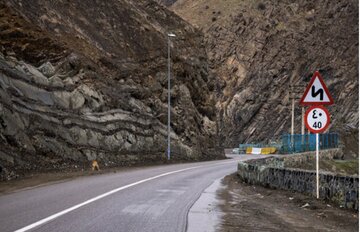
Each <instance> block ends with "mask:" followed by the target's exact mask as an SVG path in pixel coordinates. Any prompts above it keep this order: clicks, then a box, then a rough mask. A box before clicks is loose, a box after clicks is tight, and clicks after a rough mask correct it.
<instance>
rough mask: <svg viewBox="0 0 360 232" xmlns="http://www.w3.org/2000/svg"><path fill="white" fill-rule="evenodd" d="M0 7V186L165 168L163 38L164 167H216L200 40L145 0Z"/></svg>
mask: <svg viewBox="0 0 360 232" xmlns="http://www.w3.org/2000/svg"><path fill="white" fill-rule="evenodd" d="M0 5H1V7H0V28H1V30H0V47H1V51H0V52H1V53H0V146H1V151H0V166H1V167H2V174H3V175H2V178H11V175H17V174H19V173H21V172H22V171H24V170H25V171H29V170H38V171H39V170H45V169H61V168H66V167H69V166H71V167H79V168H83V167H86V165H88V161H89V160H93V159H98V160H99V161H100V164H101V165H105V166H115V165H126V164H131V163H139V162H147V161H159V160H162V159H165V157H166V156H165V154H166V153H165V150H166V136H167V127H166V123H167V74H166V71H167V66H166V57H167V38H166V34H167V32H169V31H171V32H174V33H176V34H177V38H176V39H175V40H173V43H172V52H173V54H172V57H173V69H172V70H173V81H172V90H171V95H172V98H171V99H172V108H171V113H172V121H171V139H172V157H173V159H181V160H188V159H192V160H197V159H214V158H220V157H222V155H221V153H217V152H216V136H215V134H216V124H215V115H216V114H215V108H214V100H213V99H212V97H211V94H210V93H211V89H212V88H213V86H212V85H211V84H210V83H211V81H212V80H211V76H209V75H208V70H207V58H206V53H205V51H204V48H203V47H201V37H200V34H199V32H198V31H196V30H194V29H193V28H192V27H191V26H190V25H189V24H187V23H186V22H184V21H183V20H181V19H180V18H179V17H178V16H176V15H175V14H174V13H172V12H169V11H168V10H166V9H165V8H163V7H162V6H160V5H158V4H157V3H154V2H151V1H146V0H140V1H128V0H121V1H117V0H111V1H83V0H81V1H80V0H78V1H55V2H54V1H42V0H35V1H16V0H13V1H7V2H6V3H1V4H0Z"/></svg>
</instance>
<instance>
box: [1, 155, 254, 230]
mask: <svg viewBox="0 0 360 232" xmlns="http://www.w3.org/2000/svg"><path fill="white" fill-rule="evenodd" d="M249 158H254V156H236V157H235V158H233V159H230V160H221V161H209V162H199V163H190V164H175V165H163V166H154V167H146V168H134V169H131V170H127V171H120V172H117V173H109V174H103V175H96V176H88V177H81V178H77V179H74V180H70V181H66V182H62V183H54V184H49V185H46V186H42V187H37V188H32V189H27V190H23V191H18V192H15V193H11V194H7V195H3V196H1V197H0V231H2V232H6V231H16V230H19V231H76V232H80V231H86V232H88V231H126V232H131V231H146V232H151V231H154V232H155V231H156V232H162V231H164V232H169V231H186V227H187V215H188V212H189V210H190V208H191V206H192V205H193V204H194V203H195V202H196V200H197V199H198V198H199V196H200V194H201V193H202V192H203V191H204V189H206V188H207V187H208V186H209V185H210V184H212V183H213V182H214V181H215V180H217V179H219V178H221V177H223V176H225V175H227V174H230V173H233V172H235V171H236V167H237V165H236V163H237V161H238V160H239V159H249Z"/></svg>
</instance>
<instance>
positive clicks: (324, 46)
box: [171, 0, 359, 155]
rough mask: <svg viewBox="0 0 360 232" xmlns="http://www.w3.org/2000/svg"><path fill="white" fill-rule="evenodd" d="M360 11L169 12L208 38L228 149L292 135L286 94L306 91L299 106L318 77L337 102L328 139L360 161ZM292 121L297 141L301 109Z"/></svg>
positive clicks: (315, 5)
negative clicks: (335, 135)
mask: <svg viewBox="0 0 360 232" xmlns="http://www.w3.org/2000/svg"><path fill="white" fill-rule="evenodd" d="M358 7H359V5H358V1H355V0H352V1H330V0H318V1H307V0H301V1H291V0H282V1H272V0H264V1H217V0H196V1H195V0H179V1H177V2H176V3H175V4H174V5H173V6H172V7H171V8H172V9H173V10H174V11H175V12H176V13H177V14H179V15H180V16H182V17H183V18H184V19H186V20H187V21H189V22H191V23H192V24H193V25H194V26H197V27H199V28H200V29H202V30H203V32H204V34H205V46H206V49H207V54H208V57H209V60H210V62H211V64H210V67H211V68H212V71H213V72H215V73H216V75H217V90H218V96H217V109H218V112H219V115H218V117H219V126H220V135H222V136H223V137H222V141H223V142H224V145H225V146H229V147H231V146H237V144H239V143H245V142H261V141H267V140H269V139H272V140H276V139H278V138H279V137H280V136H281V135H282V134H283V133H288V132H289V130H290V123H291V104H290V103H291V100H290V99H289V86H290V85H292V84H293V85H296V86H303V87H300V88H297V89H296V91H297V92H298V93H297V95H298V97H299V98H300V97H301V94H302V92H303V91H304V86H305V85H306V84H307V83H308V82H309V80H310V78H311V76H312V74H313V72H314V71H315V70H319V71H320V73H321V74H322V76H323V77H324V79H325V82H326V84H327V85H328V87H329V89H330V92H331V94H332V96H333V98H334V100H335V105H334V106H330V107H329V110H330V112H331V114H332V126H331V128H330V131H337V132H339V133H340V134H341V139H342V142H343V144H344V145H345V148H346V149H345V152H346V153H349V154H354V155H358V129H357V128H358V126H359V113H358V111H359V106H358V91H359V82H358V76H359V70H358V48H359V43H358V33H359V28H358V10H357V9H358ZM295 113H296V118H295V122H296V123H295V131H296V132H297V133H300V127H301V118H300V117H301V108H300V106H299V104H298V102H297V103H296V111H295Z"/></svg>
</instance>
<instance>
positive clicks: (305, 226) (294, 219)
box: [217, 174, 359, 232]
mask: <svg viewBox="0 0 360 232" xmlns="http://www.w3.org/2000/svg"><path fill="white" fill-rule="evenodd" d="M222 184H223V185H224V188H223V189H220V190H219V191H218V193H217V194H218V197H219V199H220V200H221V203H220V206H219V207H220V208H221V209H222V211H223V212H224V216H223V217H222V222H221V230H220V231H223V232H225V231H226V232H232V231H242V232H243V231H342V232H343V231H358V228H359V224H358V221H359V218H358V212H355V211H351V210H345V209H341V208H337V207H335V206H333V205H331V204H329V203H327V202H324V201H321V200H316V199H315V198H314V197H312V196H307V195H303V194H300V193H294V192H290V191H283V190H273V189H267V188H263V187H261V186H254V185H248V184H245V183H241V181H240V180H239V179H238V177H237V176H236V174H232V175H229V176H226V177H225V178H224V179H223V181H222Z"/></svg>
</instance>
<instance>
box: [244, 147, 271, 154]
mask: <svg viewBox="0 0 360 232" xmlns="http://www.w3.org/2000/svg"><path fill="white" fill-rule="evenodd" d="M275 152H276V147H262V148H257V147H248V148H246V154H252V155H260V154H262V155H269V154H274V153H275Z"/></svg>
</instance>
